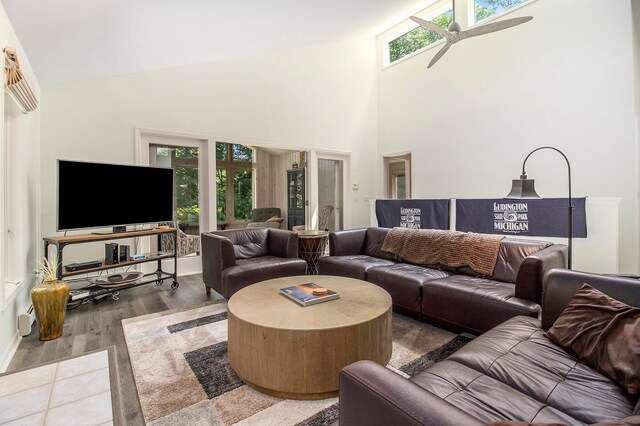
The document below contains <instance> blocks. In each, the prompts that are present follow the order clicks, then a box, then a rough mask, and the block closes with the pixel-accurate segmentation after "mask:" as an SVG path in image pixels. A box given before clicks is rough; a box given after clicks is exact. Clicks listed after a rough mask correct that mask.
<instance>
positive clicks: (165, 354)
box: [122, 303, 471, 426]
mask: <svg viewBox="0 0 640 426" xmlns="http://www.w3.org/2000/svg"><path fill="white" fill-rule="evenodd" d="M122 325H123V328H124V334H125V339H126V342H127V347H128V349H129V357H130V359H131V364H132V367H133V374H134V377H135V382H136V387H137V389H138V394H139V397H140V404H141V406H142V412H143V414H144V419H145V421H146V422H147V424H149V425H153V426H160V425H176V424H189V425H232V424H237V425H271V424H273V425H279V426H282V425H305V426H311V425H314V426H315V425H318V426H319V425H328V424H331V423H332V422H334V421H335V420H337V418H338V398H329V399H323V400H318V401H294V400H283V399H280V398H275V397H272V396H268V395H264V394H262V393H260V392H258V391H255V390H253V389H251V388H250V387H248V386H246V385H244V384H243V383H242V381H241V380H240V379H239V378H238V376H237V375H236V374H235V372H234V371H233V369H232V368H231V366H230V365H229V362H228V359H227V305H226V303H213V304H211V303H208V304H205V305H198V306H194V307H190V308H184V309H178V310H172V311H165V312H161V313H157V314H151V315H145V316H141V317H136V318H129V319H125V320H123V321H122ZM470 340H471V338H469V337H467V336H465V335H456V334H454V333H451V332H449V331H445V330H442V329H440V328H437V327H434V326H432V325H429V324H426V323H424V322H420V321H416V320H414V319H411V318H408V317H405V316H402V315H398V314H395V313H394V314H393V354H392V356H391V360H390V361H389V366H388V367H389V368H391V369H392V370H395V371H396V372H397V373H398V374H402V375H403V376H405V377H410V376H412V375H414V374H416V373H418V372H420V371H422V370H424V369H425V368H427V367H429V366H430V365H432V364H434V363H435V362H438V361H440V360H442V359H444V358H446V357H447V356H449V355H450V354H451V353H453V352H454V351H456V350H457V349H459V348H461V347H462V346H464V345H465V344H466V343H467V342H469V341H470Z"/></svg>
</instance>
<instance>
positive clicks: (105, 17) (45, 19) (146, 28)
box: [1, 0, 433, 87]
mask: <svg viewBox="0 0 640 426" xmlns="http://www.w3.org/2000/svg"><path fill="white" fill-rule="evenodd" d="M1 1H2V4H3V6H4V8H5V11H6V12H7V15H8V16H9V19H10V20H11V23H12V25H13V27H14V29H15V31H16V33H17V34H18V37H19V38H20V41H21V43H22V45H23V47H24V49H25V50H26V51H27V55H28V56H29V59H30V61H31V64H32V66H33V68H34V70H35V73H36V76H37V78H38V80H39V82H40V84H41V85H42V86H44V87H46V86H51V85H56V84H63V83H68V82H73V81H78V80H87V79H93V78H99V77H106V76H112V75H118V74H126V73H132V72H139V71H145V70H150V69H156V68H167V67H173V66H180V65H187V64H194V63H203V62H210V61H214V60H219V59H224V58H230V57H238V56H246V55H253V54H257V53H264V52H272V51H281V50H285V49H290V48H295V47H303V46H308V45H314V44H322V43H327V42H332V41H335V40H337V39H340V38H343V37H348V36H350V35H353V34H363V33H364V34H367V33H368V34H371V35H372V36H373V35H375V33H376V31H378V32H379V31H382V30H384V29H385V28H384V27H383V26H384V25H392V24H395V23H397V22H398V21H400V20H402V19H404V18H407V17H408V16H409V15H410V14H412V13H415V12H417V11H418V10H420V9H421V8H423V7H425V6H426V5H427V4H429V3H431V2H432V1H433V0H431V1H429V0H1Z"/></svg>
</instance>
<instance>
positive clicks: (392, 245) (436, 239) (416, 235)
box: [382, 228, 504, 276]
mask: <svg viewBox="0 0 640 426" xmlns="http://www.w3.org/2000/svg"><path fill="white" fill-rule="evenodd" d="M503 238H504V237H503V236H502V235H488V234H474V233H473V232H456V231H441V230H435V229H406V228H392V229H390V230H389V232H388V233H387V236H386V237H385V239H384V243H383V244H382V250H383V251H386V252H391V253H395V254H396V255H398V256H400V257H401V258H402V259H404V260H406V261H408V262H410V263H414V264H418V265H443V266H448V267H452V268H457V267H460V266H468V267H469V268H471V269H473V270H474V271H475V272H477V273H479V274H481V275H485V276H491V275H493V268H494V267H495V264H496V259H497V258H498V250H499V249H500V241H501V240H502V239H503Z"/></svg>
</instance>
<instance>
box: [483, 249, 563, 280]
mask: <svg viewBox="0 0 640 426" xmlns="http://www.w3.org/2000/svg"><path fill="white" fill-rule="evenodd" d="M550 245H552V243H550V242H548V241H528V240H516V239H511V238H505V239H504V240H502V241H501V242H500V249H499V250H498V259H496V266H495V268H494V270H493V275H492V276H491V279H493V280H496V281H504V282H508V283H515V282H516V277H517V276H518V270H519V269H520V264H521V263H522V261H523V260H524V258H525V257H527V256H530V255H532V254H534V253H536V252H538V251H540V250H542V249H545V248H547V247H549V246H550Z"/></svg>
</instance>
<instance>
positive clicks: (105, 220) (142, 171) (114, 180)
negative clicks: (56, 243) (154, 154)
mask: <svg viewBox="0 0 640 426" xmlns="http://www.w3.org/2000/svg"><path fill="white" fill-rule="evenodd" d="M172 220H173V169H164V168H156V167H144V166H122V165H115V164H102V163H85V162H79V161H67V160H58V231H66V230H70V229H82V228H101V227H108V226H121V225H134V224H143V223H155V222H169V221H172Z"/></svg>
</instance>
